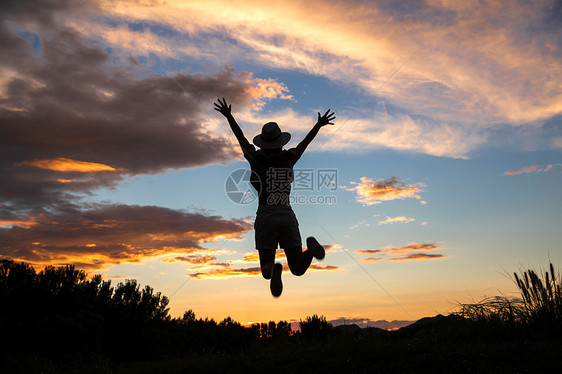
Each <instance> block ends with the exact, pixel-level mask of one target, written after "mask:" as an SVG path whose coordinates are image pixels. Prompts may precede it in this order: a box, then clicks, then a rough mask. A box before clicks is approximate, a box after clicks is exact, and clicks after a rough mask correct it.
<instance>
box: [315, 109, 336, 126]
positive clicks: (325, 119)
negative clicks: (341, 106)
mask: <svg viewBox="0 0 562 374" xmlns="http://www.w3.org/2000/svg"><path fill="white" fill-rule="evenodd" d="M330 110H331V109H328V110H327V111H326V113H324V115H322V116H321V115H320V112H318V122H319V123H321V124H323V125H333V123H332V121H333V120H334V119H336V114H335V113H334V112H331V113H330Z"/></svg>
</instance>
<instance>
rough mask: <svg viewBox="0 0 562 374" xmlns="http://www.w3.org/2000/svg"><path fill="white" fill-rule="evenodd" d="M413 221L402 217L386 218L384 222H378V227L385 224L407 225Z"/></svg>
mask: <svg viewBox="0 0 562 374" xmlns="http://www.w3.org/2000/svg"><path fill="white" fill-rule="evenodd" d="M414 221H415V219H414V218H410V217H404V216H400V217H394V218H393V217H388V216H387V217H386V219H385V220H384V221H379V225H387V224H392V223H409V222H414Z"/></svg>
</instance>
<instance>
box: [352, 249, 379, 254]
mask: <svg viewBox="0 0 562 374" xmlns="http://www.w3.org/2000/svg"><path fill="white" fill-rule="evenodd" d="M356 252H357V253H359V254H361V255H372V254H374V253H381V252H382V250H380V249H360V250H358V251H356Z"/></svg>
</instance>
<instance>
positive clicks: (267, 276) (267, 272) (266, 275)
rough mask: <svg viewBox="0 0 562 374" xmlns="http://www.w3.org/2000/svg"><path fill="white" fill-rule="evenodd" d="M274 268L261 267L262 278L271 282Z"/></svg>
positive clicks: (270, 266)
mask: <svg viewBox="0 0 562 374" xmlns="http://www.w3.org/2000/svg"><path fill="white" fill-rule="evenodd" d="M272 267H273V264H267V265H264V266H262V267H261V275H262V277H264V278H265V279H267V280H269V279H271V269H272Z"/></svg>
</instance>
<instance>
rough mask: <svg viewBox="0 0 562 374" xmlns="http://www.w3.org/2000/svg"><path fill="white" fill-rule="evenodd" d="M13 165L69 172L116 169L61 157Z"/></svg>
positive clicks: (63, 181)
mask: <svg viewBox="0 0 562 374" xmlns="http://www.w3.org/2000/svg"><path fill="white" fill-rule="evenodd" d="M15 165H16V166H28V167H33V168H39V169H47V170H54V171H71V172H79V173H92V172H96V171H116V170H117V169H115V168H113V167H111V166H108V165H104V164H100V163H96V162H86V161H77V160H71V159H68V158H63V157H58V158H53V159H44V160H39V159H33V160H28V161H20V162H16V164H15ZM61 181H62V182H61ZM59 182H61V183H65V182H67V180H59Z"/></svg>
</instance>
